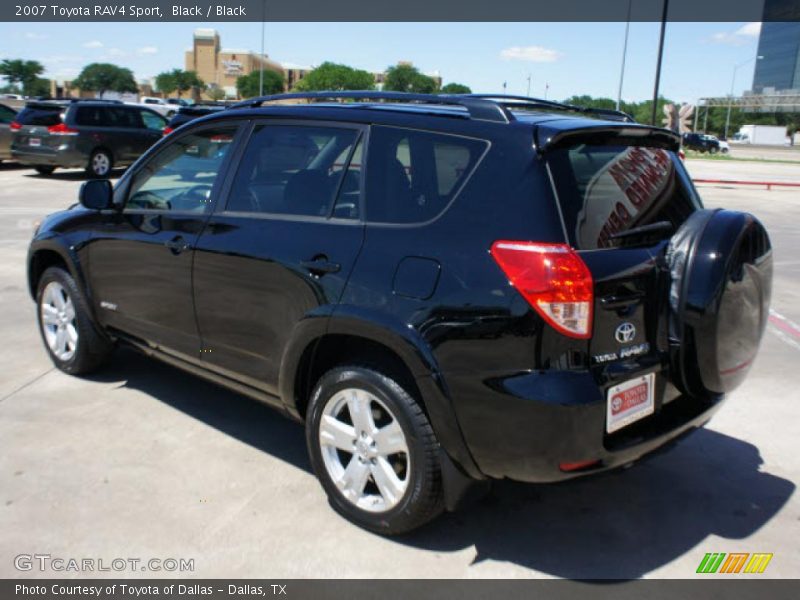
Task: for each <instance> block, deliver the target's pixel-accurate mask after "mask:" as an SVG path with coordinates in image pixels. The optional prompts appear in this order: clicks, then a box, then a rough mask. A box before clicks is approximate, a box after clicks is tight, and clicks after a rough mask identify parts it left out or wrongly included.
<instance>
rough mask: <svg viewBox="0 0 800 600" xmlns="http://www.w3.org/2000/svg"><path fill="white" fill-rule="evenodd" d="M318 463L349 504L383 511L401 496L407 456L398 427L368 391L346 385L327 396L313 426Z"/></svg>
mask: <svg viewBox="0 0 800 600" xmlns="http://www.w3.org/2000/svg"><path fill="white" fill-rule="evenodd" d="M319 442H320V449H321V454H322V461H323V463H324V464H325V469H326V470H327V472H328V475H329V477H330V478H331V480H332V481H333V482H334V484H335V485H336V487H337V488H338V489H339V491H340V492H341V493H342V495H343V496H344V497H345V498H347V500H349V501H350V502H351V503H352V504H354V505H355V506H357V507H358V508H360V509H362V510H366V511H368V512H384V511H387V510H390V509H391V508H393V507H394V506H396V505H397V503H398V502H400V500H401V499H402V498H403V495H404V494H405V491H406V488H407V487H408V483H409V481H410V480H411V479H410V472H411V459H410V455H409V452H408V444H407V443H406V436H405V434H404V433H403V429H402V427H401V426H400V423H399V422H398V421H397V419H396V418H395V416H394V415H393V414H392V413H391V411H390V410H389V409H388V408H387V407H386V405H385V404H384V403H383V402H381V401H380V400H378V399H377V398H376V397H375V396H374V395H372V394H370V393H369V392H366V391H364V390H362V389H357V388H348V389H345V390H341V391H339V392H337V393H336V394H334V395H333V396H331V398H330V399H329V400H328V402H327V403H326V404H325V408H324V409H323V411H322V418H321V419H320V425H319Z"/></svg>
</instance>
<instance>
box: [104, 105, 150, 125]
mask: <svg viewBox="0 0 800 600" xmlns="http://www.w3.org/2000/svg"><path fill="white" fill-rule="evenodd" d="M108 110H110V111H111V112H114V113H116V115H117V116H116V119H117V121H118V124H117V127H125V128H127V129H140V128H142V127H143V125H142V118H141V116H140V113H139V111H138V110H136V109H134V108H112V109H108Z"/></svg>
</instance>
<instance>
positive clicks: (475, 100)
mask: <svg viewBox="0 0 800 600" xmlns="http://www.w3.org/2000/svg"><path fill="white" fill-rule="evenodd" d="M326 99H328V100H333V99H349V100H379V101H391V102H408V103H410V104H414V103H417V104H441V105H447V106H461V107H464V108H466V109H467V113H468V114H469V117H470V118H471V119H475V120H479V121H493V122H497V123H508V122H509V121H513V120H514V117H513V115H512V114H511V113H510V112H509V111H508V110H507V109H506V108H505V107H504V106H502V105H501V104H499V103H497V102H493V101H491V100H489V99H484V98H480V97H473V96H469V95H456V94H452V95H451V94H411V93H407V92H377V91H373V90H363V91H346V92H294V93H288V94H274V95H272V96H260V97H258V98H250V99H248V100H244V101H242V102H239V103H237V104H234V105H233V106H231V108H255V107H258V106H261V105H262V104H264V103H265V102H276V101H279V100H326Z"/></svg>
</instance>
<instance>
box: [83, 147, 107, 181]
mask: <svg viewBox="0 0 800 600" xmlns="http://www.w3.org/2000/svg"><path fill="white" fill-rule="evenodd" d="M113 167H114V161H113V160H112V158H111V153H110V152H109V151H108V150H104V149H102V148H100V149H97V150H95V151H94V152H92V156H91V157H90V158H89V164H88V165H87V167H86V172H87V173H88V174H89V176H90V177H97V178H100V179H103V178H105V177H108V176H109V174H110V173H111V169H112V168H113Z"/></svg>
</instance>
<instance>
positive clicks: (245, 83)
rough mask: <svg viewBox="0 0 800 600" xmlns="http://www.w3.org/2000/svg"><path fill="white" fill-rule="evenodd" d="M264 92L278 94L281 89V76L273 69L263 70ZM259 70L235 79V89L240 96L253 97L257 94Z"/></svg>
mask: <svg viewBox="0 0 800 600" xmlns="http://www.w3.org/2000/svg"><path fill="white" fill-rule="evenodd" d="M263 73H264V94H265V95H271V94H280V93H281V92H282V91H283V76H282V75H281V74H280V73H276V72H275V71H267V70H265V71H263ZM259 79H260V77H259V71H253V72H252V73H250V74H249V75H242V76H241V77H239V78H238V79H237V80H236V91H237V92H239V96H241V97H242V98H254V97H255V96H258V95H259V89H258V88H259Z"/></svg>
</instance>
